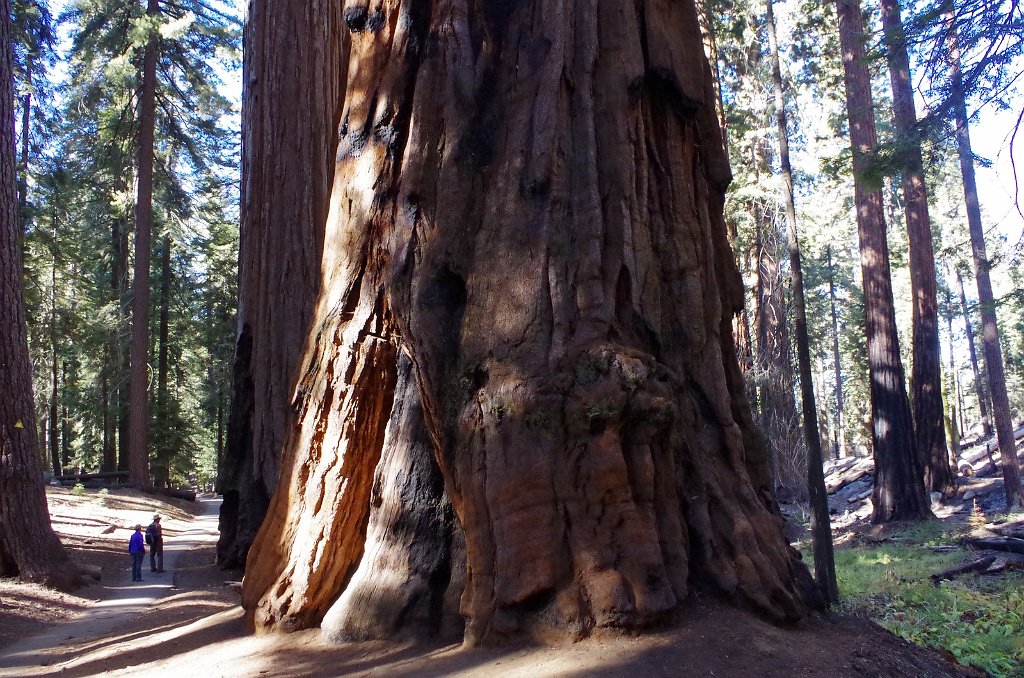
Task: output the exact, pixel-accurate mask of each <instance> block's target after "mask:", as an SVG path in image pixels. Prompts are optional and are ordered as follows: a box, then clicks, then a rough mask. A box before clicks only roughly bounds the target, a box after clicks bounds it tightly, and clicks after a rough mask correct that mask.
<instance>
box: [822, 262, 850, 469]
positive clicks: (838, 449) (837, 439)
mask: <svg viewBox="0 0 1024 678" xmlns="http://www.w3.org/2000/svg"><path fill="white" fill-rule="evenodd" d="M826 258H827V264H828V305H829V317H830V318H831V319H832V369H833V371H834V372H835V380H836V385H835V388H836V421H835V427H834V430H835V435H834V436H833V438H834V439H833V445H834V446H835V455H836V458H837V459H838V458H839V457H845V456H846V454H847V449H846V430H845V426H844V424H845V416H844V414H845V413H844V412H843V363H842V360H841V358H840V357H839V316H838V314H837V313H836V273H835V268H833V266H832V246H831V245H829V246H828V248H827V255H826Z"/></svg>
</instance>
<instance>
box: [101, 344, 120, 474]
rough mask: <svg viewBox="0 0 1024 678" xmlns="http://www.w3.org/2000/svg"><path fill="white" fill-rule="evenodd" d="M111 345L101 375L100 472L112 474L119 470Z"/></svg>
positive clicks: (107, 349)
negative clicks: (111, 399) (112, 401)
mask: <svg viewBox="0 0 1024 678" xmlns="http://www.w3.org/2000/svg"><path fill="white" fill-rule="evenodd" d="M110 361H111V356H110V344H109V343H108V344H107V347H106V349H105V351H104V356H103V371H102V372H101V374H100V400H101V404H102V407H103V458H102V460H101V461H100V471H102V472H104V473H110V472H112V471H114V470H116V468H117V451H116V450H115V448H114V431H113V426H112V422H113V417H111V416H110V407H111V404H110V365H111V362H110Z"/></svg>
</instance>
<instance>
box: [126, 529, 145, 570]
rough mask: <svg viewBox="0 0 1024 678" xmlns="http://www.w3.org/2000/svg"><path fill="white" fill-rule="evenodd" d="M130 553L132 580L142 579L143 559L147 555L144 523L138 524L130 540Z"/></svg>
mask: <svg viewBox="0 0 1024 678" xmlns="http://www.w3.org/2000/svg"><path fill="white" fill-rule="evenodd" d="M128 553H130V554H131V556H132V581H142V561H143V560H144V559H145V557H146V541H145V538H144V537H143V536H142V525H136V526H135V531H134V532H132V537H131V539H129V540H128Z"/></svg>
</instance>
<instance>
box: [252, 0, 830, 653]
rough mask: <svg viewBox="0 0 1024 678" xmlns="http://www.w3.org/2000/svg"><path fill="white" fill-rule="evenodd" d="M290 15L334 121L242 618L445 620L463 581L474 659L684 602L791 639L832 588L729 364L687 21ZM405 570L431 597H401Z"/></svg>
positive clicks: (567, 8)
mask: <svg viewBox="0 0 1024 678" xmlns="http://www.w3.org/2000/svg"><path fill="white" fill-rule="evenodd" d="M292 4H295V3H283V4H282V3H275V4H273V5H271V3H264V2H260V1H259V0H257V1H256V2H254V3H253V4H252V5H251V12H250V20H251V21H255V22H256V23H257V25H260V24H261V23H262V22H268V24H273V25H276V26H279V27H281V26H282V23H280V22H282V21H283V18H284V17H286V16H288V15H289V14H288V13H289V12H290V11H291V10H290V5H292ZM303 6H304V7H305V8H306V12H307V14H306V15H305V16H306V17H307V18H308V17H312V19H311V21H310V24H309V25H311V26H317V27H321V26H326V27H328V29H329V30H330V31H333V32H329V33H327V34H326V35H324V36H323V37H324V38H326V40H325V42H324V43H323V44H325V45H327V47H326V48H325V49H329V50H333V53H334V54H335V55H336V58H337V59H338V61H337V65H339V66H340V73H342V74H343V76H342V85H341V87H342V91H341V93H340V94H341V98H340V99H339V100H340V101H341V102H342V107H341V109H340V111H339V114H338V116H337V118H336V119H335V120H334V124H335V126H334V127H332V128H331V129H337V130H338V134H339V136H338V138H337V140H336V142H337V149H336V151H337V152H336V153H335V154H334V158H335V161H334V167H333V169H334V177H335V180H334V184H333V189H332V191H331V194H330V213H329V215H328V218H327V220H326V227H325V229H324V235H323V242H324V247H323V257H322V262H321V266H320V268H321V270H320V275H321V279H322V281H323V282H322V287H321V291H320V294H319V297H318V299H317V305H316V309H315V311H314V315H313V322H312V324H311V328H310V333H309V337H308V339H307V341H306V343H305V346H304V351H305V352H304V355H303V362H302V368H301V370H300V372H299V374H298V378H297V385H296V388H295V398H294V400H293V402H292V411H294V412H295V417H296V420H295V421H296V424H295V426H294V428H292V429H291V430H290V432H289V437H288V439H287V440H286V442H285V445H284V455H283V457H282V459H283V461H282V476H281V481H280V483H279V485H278V488H277V491H276V492H275V494H274V496H273V498H272V500H271V505H270V508H269V510H268V514H267V519H266V521H265V522H264V524H263V526H262V528H261V529H260V532H259V534H258V535H257V538H256V540H255V542H254V543H253V546H252V549H251V550H250V552H249V559H248V563H247V568H246V576H245V584H244V588H243V605H244V607H245V608H246V611H247V616H248V620H249V622H250V623H251V624H252V625H253V626H255V627H256V628H258V629H272V628H281V629H295V628H303V627H308V626H314V625H317V624H321V623H324V624H325V625H326V626H327V631H328V633H329V634H337V635H338V636H340V637H371V636H375V635H379V634H388V633H393V632H395V629H397V628H399V627H400V626H401V625H402V624H403V623H404V621H405V620H404V619H403V618H402V617H403V615H404V614H409V615H411V616H412V617H413V618H416V619H420V620H437V619H438V618H439V617H440V619H441V620H442V622H441V623H442V624H443V620H444V619H445V618H447V617H448V616H450V615H449V614H448V612H447V608H446V606H445V604H444V598H446V597H449V596H451V595H452V594H453V592H454V590H455V589H456V588H458V587H459V585H460V583H461V581H462V577H463V576H464V588H463V590H462V595H461V601H460V609H461V615H462V616H463V617H464V618H465V620H466V629H465V634H466V638H467V640H468V641H469V642H480V641H487V642H494V641H498V640H501V639H502V638H506V637H510V636H515V635H519V634H523V633H532V632H539V631H541V630H543V629H548V628H555V629H557V630H558V632H561V633H567V634H572V635H583V634H586V633H587V632H588V631H589V630H591V629H592V628H594V627H601V626H617V627H634V628H635V627H643V626H645V625H649V624H652V623H656V622H659V621H662V620H666V619H669V618H670V617H671V616H672V615H673V614H674V613H675V611H676V610H677V609H678V608H679V607H680V606H681V605H682V603H683V601H684V600H685V599H686V597H687V595H688V594H689V593H690V591H692V590H693V589H694V588H700V589H702V590H706V591H709V592H716V593H718V594H721V595H724V596H726V597H727V598H729V599H730V600H732V601H733V602H735V603H736V604H738V605H743V606H746V607H750V608H753V609H756V610H759V611H760V612H762V613H764V614H765V615H767V616H768V617H770V618H772V619H776V620H794V619H798V618H800V617H801V616H802V615H803V614H804V613H805V612H806V610H807V608H808V605H809V604H810V603H811V602H813V596H814V592H813V583H811V582H810V580H809V577H808V573H807V571H806V568H805V567H804V566H803V564H802V563H800V561H799V559H798V555H797V554H796V553H795V551H794V550H793V549H791V548H790V547H789V545H788V544H787V543H786V541H785V539H784V537H783V536H782V533H781V522H780V520H779V518H778V517H777V516H776V515H773V514H772V513H771V512H770V511H769V510H768V508H767V507H768V506H770V505H771V497H770V492H769V488H770V484H769V483H770V477H769V476H768V474H767V463H766V456H765V452H764V448H763V446H762V445H760V440H759V438H758V436H757V434H756V432H754V431H753V427H752V423H751V421H750V417H749V410H748V408H747V405H746V402H745V399H744V396H743V382H742V378H741V376H740V373H739V368H738V365H737V362H736V357H735V349H734V346H733V343H732V336H731V331H730V326H731V314H732V312H734V311H735V310H738V308H739V307H740V304H741V293H742V291H741V283H740V280H739V276H738V274H737V271H736V269H735V266H734V264H733V262H732V255H731V252H730V248H729V243H728V241H727V238H726V231H725V225H724V223H723V220H722V200H723V191H724V189H725V186H726V185H727V183H728V181H729V177H730V175H729V169H728V166H727V162H726V159H725V156H724V153H723V152H722V150H721V143H720V140H721V136H720V131H719V129H718V123H717V120H716V118H715V112H714V103H713V97H714V93H713V90H712V88H711V83H710V73H709V69H708V66H707V63H706V61H705V59H704V56H703V53H702V45H701V38H700V33H699V30H698V28H697V20H696V15H695V12H694V9H693V7H692V5H690V4H688V3H668V2H662V1H659V0H646V1H644V2H641V3H637V4H623V3H618V2H611V1H601V0H580V1H577V2H560V1H557V0H536V1H533V2H519V3H482V4H476V3H466V2H461V1H440V0H438V1H436V2H421V1H415V2H414V1H412V0H406V1H405V2H403V1H401V0H380V1H379V2H373V3H370V4H369V5H367V4H366V3H365V2H363V3H359V2H348V3H346V4H345V6H344V7H343V8H342V12H343V14H342V19H343V21H342V23H340V24H339V23H337V22H336V21H335V19H336V17H335V16H334V14H333V13H334V12H335V11H336V10H335V9H334V8H333V6H328V5H324V6H323V8H321V6H320V5H318V4H317V3H313V4H312V5H309V4H304V5H303ZM282 30H283V28H282ZM296 30H298V31H302V30H304V29H303V26H302V25H301V24H299V25H298V28H297V29H296ZM279 37H282V38H283V37H285V36H279ZM285 44H287V40H286V41H285ZM253 47H254V48H255V49H256V52H257V54H260V53H261V51H262V53H263V54H264V55H266V54H273V55H275V57H277V58H281V59H285V60H287V59H290V58H293V57H294V55H292V54H289V53H287V51H286V50H284V49H282V47H284V45H282V44H278V43H276V42H273V41H271V42H269V43H261V44H259V45H254V46H253ZM251 51H252V49H250V52H251ZM252 58H254V59H259V58H262V57H260V56H255V57H252ZM286 70H287V69H286ZM319 75H320V73H317V72H316V69H312V70H311V69H308V68H305V69H304V70H303V72H302V73H300V75H299V77H301V78H317V77H319ZM268 77H270V78H271V79H273V77H274V76H272V75H268ZM250 83H252V81H250ZM259 86H260V85H259V81H256V83H255V84H251V85H250V90H249V94H248V96H249V97H253V96H255V97H257V99H258V98H259V97H260V96H262V94H261V93H260V91H259ZM273 86H274V85H272V84H271V85H270V87H271V88H272V87H273ZM247 138H248V139H250V140H252V135H251V133H249V134H248V136H247ZM254 143H256V142H255V141H254ZM265 162H268V163H273V162H275V161H274V159H273V157H272V156H267V157H266V158H265ZM262 170H263V171H273V167H272V166H271V165H266V166H264V167H263V168H262ZM251 199H253V200H255V199H259V200H260V201H270V202H272V201H274V200H278V199H287V200H289V201H290V200H291V199H292V197H291V196H282V195H280V193H277V192H276V189H275V190H271V192H270V193H269V194H265V195H262V196H259V197H258V198H257V196H255V194H253V195H252V198H251ZM269 320H270V319H264V321H269ZM252 329H253V336H254V338H255V337H258V336H259V335H260V334H261V333H262V332H263V331H264V330H265V327H264V325H263V324H254V325H253V326H252ZM400 355H405V356H407V357H408V360H409V363H410V365H411V370H412V374H413V377H414V379H415V384H416V388H417V390H418V393H419V402H420V406H421V407H422V418H423V425H424V426H425V432H426V437H427V440H429V446H428V445H425V444H424V443H423V440H422V437H421V435H420V434H419V433H417V426H416V425H413V422H412V420H413V419H416V418H417V416H418V415H415V414H414V413H412V412H411V411H409V410H408V409H407V408H410V407H412V406H413V404H414V401H413V400H410V398H409V396H408V393H409V388H410V387H409V386H408V382H407V380H406V379H407V378H406V377H403V376H402V373H403V368H402V359H401V358H400ZM256 392H257V393H259V392H260V389H259V387H257V388H256ZM428 449H429V451H430V452H431V454H432V456H431V459H425V458H424V457H426V454H427V451H428ZM432 463H436V465H437V468H436V469H433V467H432ZM403 469H409V470H408V471H403ZM436 472H439V473H440V475H441V477H442V478H443V480H444V483H443V484H444V490H445V493H446V494H447V497H448V500H450V502H451V505H452V507H453V509H454V512H455V514H456V516H457V518H458V522H459V524H461V526H462V529H463V532H464V538H465V567H464V574H460V573H459V572H458V571H457V570H458V567H457V562H458V556H457V554H458V551H459V548H458V544H459V542H460V539H459V535H458V531H457V530H454V529H452V531H451V532H448V530H449V526H450V525H449V523H448V522H447V521H446V520H444V519H443V518H442V517H441V516H443V514H444V506H445V502H446V500H445V499H444V497H443V496H438V495H437V494H436V492H433V491H431V492H430V493H428V492H426V491H425V489H424V495H423V498H422V499H421V498H419V496H417V492H416V491H414V490H411V489H408V487H409V483H411V484H412V485H413V486H415V487H422V488H428V487H429V486H430V478H431V477H433V476H432V474H433V473H436ZM406 473H407V474H408V475H409V476H410V478H411V479H409V478H403V474H406ZM421 483H422V484H421ZM403 488H404V489H403ZM389 502H391V503H394V506H388V504H389ZM403 502H408V503H407V505H406V506H405V507H403ZM422 504H426V505H427V508H426V509H424V508H423V506H422ZM390 511H400V512H402V513H404V517H403V516H401V515H388V512H390ZM402 521H405V522H406V527H407V529H406V528H403V529H402V530H399V529H396V528H397V527H401V526H400V525H399V523H401V522H402ZM430 540H433V541H430ZM427 543H437V544H442V545H443V544H445V543H447V544H449V545H450V551H451V552H452V553H454V554H455V555H454V556H450V557H449V563H448V564H446V563H444V562H443V561H442V562H436V561H433V560H430V559H428V558H427V557H426V556H427V555H430V558H434V555H433V554H432V553H429V554H428V553H424V554H423V555H417V553H416V551H417V549H418V548H419V547H418V546H417V545H418V544H427ZM421 550H422V551H424V552H426V551H428V549H421ZM396 563H397V564H398V567H400V568H401V569H403V570H405V571H407V572H414V573H415V574H414V575H412V579H413V580H414V581H415V582H416V587H418V588H419V589H420V590H421V591H424V593H413V594H409V593H408V592H406V591H401V590H399V589H401V587H400V586H398V585H397V584H396V583H389V582H388V581H387V580H386V577H387V576H389V575H388V571H389V567H390V566H391V565H393V564H396ZM446 569H447V570H448V571H447V572H446ZM428 587H429V589H430V590H431V595H430V597H432V600H430V601H427V600H426V599H425V598H424V596H425V595H426V594H425V590H426V588H428ZM406 595H408V599H404V600H403V599H402V596H406ZM396 610H402V611H403V612H402V613H400V614H396V612H395V611H396ZM405 611H408V612H407V613H406V612H405ZM374 615H379V616H381V617H387V619H384V618H380V619H373V616H374ZM410 623H412V624H415V623H418V622H410ZM430 623H432V624H433V623H436V621H430Z"/></svg>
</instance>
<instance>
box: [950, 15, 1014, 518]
mask: <svg viewBox="0 0 1024 678" xmlns="http://www.w3.org/2000/svg"><path fill="white" fill-rule="evenodd" d="M949 36H950V41H951V44H950V46H949V66H950V73H951V80H952V83H953V88H952V90H953V91H952V97H951V98H952V101H953V116H954V119H955V121H956V147H957V154H958V155H959V156H960V174H961V176H962V177H963V183H964V202H965V204H966V206H967V227H968V230H969V231H970V234H971V257H972V260H973V262H974V278H975V280H976V281H977V283H978V304H979V305H980V306H981V342H982V346H983V347H984V350H985V371H986V372H987V373H988V388H989V394H990V395H991V397H992V418H993V420H995V425H996V440H997V441H998V442H999V457H1000V461H999V465H1000V467H1001V468H1002V470H1003V490H1004V492H1005V494H1006V508H1007V510H1010V509H1012V508H1013V507H1014V506H1019V505H1024V487H1022V486H1021V483H1020V468H1019V467H1018V465H1017V445H1016V442H1015V440H1014V435H1013V421H1012V419H1011V417H1010V400H1009V398H1008V397H1007V395H1006V372H1005V368H1004V366H1003V349H1002V347H1001V346H1000V345H999V325H998V322H997V320H996V305H995V298H994V296H993V294H992V281H991V279H990V278H989V274H988V272H989V267H990V263H989V260H988V254H987V253H986V252H985V231H984V228H983V227H982V223H981V204H980V203H979V202H978V185H977V181H976V180H975V177H974V152H973V151H972V150H971V132H970V128H969V123H968V117H967V103H966V101H965V100H964V84H963V76H962V75H961V73H960V48H959V46H958V44H957V33H956V28H955V26H952V27H951V30H950V31H949Z"/></svg>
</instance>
